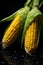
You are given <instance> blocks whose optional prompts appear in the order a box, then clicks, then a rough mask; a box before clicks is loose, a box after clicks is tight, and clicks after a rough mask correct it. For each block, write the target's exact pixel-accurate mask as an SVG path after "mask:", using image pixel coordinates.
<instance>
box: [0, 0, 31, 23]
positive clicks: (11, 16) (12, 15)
mask: <svg viewBox="0 0 43 65" xmlns="http://www.w3.org/2000/svg"><path fill="white" fill-rule="evenodd" d="M27 2H28V4H26V3H27ZM30 2H31V0H27V1H26V3H25V4H26V5H24V7H25V6H27V5H29V3H30ZM24 7H22V8H20V9H19V10H17V11H16V12H14V13H13V14H11V15H10V16H8V17H5V18H4V19H2V20H1V21H0V23H2V22H8V21H12V20H13V19H14V18H15V16H16V15H17V14H18V13H19V12H21V11H22V10H23V9H24Z"/></svg>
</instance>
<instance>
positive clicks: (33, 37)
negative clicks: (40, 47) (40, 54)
mask: <svg viewBox="0 0 43 65" xmlns="http://www.w3.org/2000/svg"><path fill="white" fill-rule="evenodd" d="M37 38H38V21H37V19H35V20H34V21H33V22H32V23H31V24H30V25H29V27H28V29H27V31H26V34H25V39H24V48H25V51H26V53H32V52H33V51H35V49H36V48H37Z"/></svg>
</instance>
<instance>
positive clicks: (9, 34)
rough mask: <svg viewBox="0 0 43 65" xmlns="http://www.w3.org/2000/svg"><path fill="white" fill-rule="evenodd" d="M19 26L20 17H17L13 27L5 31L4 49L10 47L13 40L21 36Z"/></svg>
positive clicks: (12, 24)
mask: <svg viewBox="0 0 43 65" xmlns="http://www.w3.org/2000/svg"><path fill="white" fill-rule="evenodd" d="M19 24H20V16H19V15H17V17H15V19H14V20H13V21H12V23H11V25H10V26H9V27H8V28H7V30H6V31H5V34H4V36H3V39H2V43H3V44H2V46H3V48H4V47H6V46H8V45H10V44H11V43H12V42H13V41H12V40H13V39H16V38H17V36H18V34H19Z"/></svg>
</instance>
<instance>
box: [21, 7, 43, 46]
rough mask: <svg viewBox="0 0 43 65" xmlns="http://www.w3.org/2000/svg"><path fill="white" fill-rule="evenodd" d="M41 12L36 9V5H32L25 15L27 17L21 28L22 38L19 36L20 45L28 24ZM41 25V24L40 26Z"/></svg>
mask: <svg viewBox="0 0 43 65" xmlns="http://www.w3.org/2000/svg"><path fill="white" fill-rule="evenodd" d="M41 14H42V13H41V12H40V11H39V10H38V8H37V7H34V8H33V9H32V10H31V11H30V12H29V13H28V15H27V19H26V22H25V24H24V29H23V33H22V38H21V46H22V45H23V42H24V37H25V33H26V30H27V28H28V26H29V25H30V23H31V22H32V21H33V20H34V18H35V17H37V16H39V15H41ZM40 27H41V26H40Z"/></svg>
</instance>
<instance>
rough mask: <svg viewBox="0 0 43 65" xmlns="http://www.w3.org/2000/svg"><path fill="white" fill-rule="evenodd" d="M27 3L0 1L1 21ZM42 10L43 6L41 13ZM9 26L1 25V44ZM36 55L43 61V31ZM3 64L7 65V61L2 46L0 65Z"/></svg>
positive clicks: (42, 10) (17, 0)
mask: <svg viewBox="0 0 43 65" xmlns="http://www.w3.org/2000/svg"><path fill="white" fill-rule="evenodd" d="M25 2H26V0H0V20H1V19H3V18H5V17H7V16H9V15H11V14H12V13H14V12H15V11H16V10H18V9H19V8H21V7H23V6H24V3H25ZM42 8H43V5H42V7H41V8H40V11H41V12H42V13H43V9H42ZM7 24H8V23H7ZM7 24H6V23H2V24H0V42H1V39H2V37H3V33H4V30H5V27H6V26H7ZM36 53H37V54H38V55H40V58H41V59H43V32H42V31H41V35H40V42H39V46H38V48H37V51H36ZM41 59H40V60H41ZM1 64H2V65H6V64H7V61H5V59H4V58H3V56H2V46H1V45H0V65H1ZM36 65H37V64H36Z"/></svg>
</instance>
